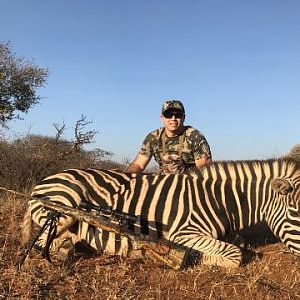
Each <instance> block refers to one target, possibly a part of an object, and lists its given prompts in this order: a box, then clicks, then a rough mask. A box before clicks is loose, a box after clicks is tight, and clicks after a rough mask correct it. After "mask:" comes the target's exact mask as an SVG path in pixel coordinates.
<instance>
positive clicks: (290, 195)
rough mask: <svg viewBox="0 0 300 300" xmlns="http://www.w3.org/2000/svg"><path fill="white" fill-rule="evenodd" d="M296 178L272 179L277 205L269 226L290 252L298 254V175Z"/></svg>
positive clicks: (299, 192)
mask: <svg viewBox="0 0 300 300" xmlns="http://www.w3.org/2000/svg"><path fill="white" fill-rule="evenodd" d="M297 173H299V172H297ZM293 179H295V178H293ZM297 179H298V180H292V179H291V178H289V179H282V178H276V179H273V180H272V182H271V188H272V189H273V190H274V192H275V194H276V197H275V201H274V202H275V203H277V205H275V206H276V209H275V206H274V207H273V212H272V214H273V216H272V217H271V218H272V222H271V224H270V227H271V229H272V231H273V232H274V233H275V235H276V236H277V237H279V238H280V240H281V241H282V242H283V243H284V244H285V246H286V247H287V248H288V249H289V250H290V251H291V252H292V253H294V254H295V255H297V256H300V176H297Z"/></svg>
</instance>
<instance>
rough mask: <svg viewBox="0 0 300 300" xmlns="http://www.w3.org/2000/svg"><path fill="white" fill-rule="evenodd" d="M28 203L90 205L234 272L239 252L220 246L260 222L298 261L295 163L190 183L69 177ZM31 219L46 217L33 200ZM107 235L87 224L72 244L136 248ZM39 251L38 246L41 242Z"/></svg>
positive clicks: (215, 168) (54, 180)
mask: <svg viewBox="0 0 300 300" xmlns="http://www.w3.org/2000/svg"><path fill="white" fill-rule="evenodd" d="M32 195H34V196H37V195H43V196H48V197H50V199H51V201H55V202H59V203H63V204H65V205H71V206H73V207H75V206H78V205H79V203H80V201H90V202H92V203H94V204H100V205H110V206H112V207H113V208H114V209H117V210H120V211H123V212H125V213H129V214H134V215H136V216H138V217H139V221H138V222H137V224H131V225H130V230H132V231H134V232H138V233H142V234H145V235H151V236H154V237H157V238H165V239H168V240H170V241H172V242H174V243H176V244H179V245H183V246H185V247H188V248H191V249H193V250H196V251H199V252H201V253H203V256H202V263H204V264H213V265H220V266H225V267H237V266H239V265H240V264H241V259H242V255H241V251H240V249H239V248H238V247H236V246H235V245H232V244H230V243H227V242H224V241H221V240H220V239H222V238H223V237H224V236H225V235H227V234H229V233H232V232H235V231H238V230H242V229H244V228H247V227H249V226H251V225H255V224H257V223H259V222H261V221H266V222H267V224H268V225H269V227H270V229H271V230H272V231H273V233H274V234H275V235H276V236H277V237H279V238H280V239H281V241H282V242H283V243H284V244H285V245H286V246H287V248H288V249H289V250H290V251H291V252H293V253H294V254H296V255H300V239H299V236H300V235H299V233H300V230H299V229H300V213H299V202H300V165H299V162H296V161H291V160H286V159H279V160H262V161H258V160H255V161H229V162H226V161H225V162H214V163H212V164H210V165H208V166H205V167H203V168H201V169H199V170H198V171H196V172H195V173H194V174H190V175H180V174H179V175H178V174H177V175H176V174H175V175H174V174H170V175H149V174H148V175H146V174H126V173H122V172H117V171H108V170H96V169H87V170H80V169H72V170H66V171H64V172H62V173H59V174H55V175H53V176H51V177H49V178H46V179H45V180H44V181H42V183H41V184H40V185H38V186H37V187H36V188H35V189H34V190H33V193H32ZM29 211H30V212H31V218H32V219H33V220H34V221H35V222H36V223H37V224H39V225H40V226H41V225H42V224H43V222H44V220H45V215H46V212H47V211H46V210H45V209H44V208H43V207H41V205H40V204H39V202H38V201H36V200H32V201H31V202H30V207H29ZM60 223H61V224H60V225H59V226H58V235H60V234H62V233H63V232H65V231H66V230H67V229H69V228H70V227H71V226H73V224H74V223H75V220H74V219H72V218H71V217H64V219H63V221H61V222H60ZM24 224H25V223H24ZM79 227H80V226H79ZM84 228H85V229H84ZM24 230H25V231H26V229H24ZM45 235H46V233H45ZM109 235H110V234H107V233H105V232H103V231H99V230H98V231H97V229H95V228H93V227H91V226H87V225H86V224H83V225H82V226H81V229H80V230H79V229H78V230H77V239H78V238H79V239H82V240H85V241H87V243H89V244H90V245H91V246H92V247H94V248H96V249H97V250H104V251H106V250H108V249H112V252H114V253H123V254H124V253H125V254H126V255H127V254H128V252H130V249H132V248H134V246H133V245H130V243H129V242H128V240H122V242H120V239H119V240H118V241H119V242H117V237H116V236H112V239H110V237H111V236H109ZM93 239H95V240H96V239H98V242H93ZM107 241H110V242H107ZM39 243H40V245H41V246H43V244H44V243H45V236H42V237H41V239H40V241H39ZM99 245H100V246H99ZM99 248H101V249H99ZM122 249H125V251H123V250H122ZM108 251H109V250H108Z"/></svg>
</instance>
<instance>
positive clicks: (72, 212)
mask: <svg viewBox="0 0 300 300" xmlns="http://www.w3.org/2000/svg"><path fill="white" fill-rule="evenodd" d="M0 190H4V191H6V192H10V193H14V194H16V195H19V196H22V197H26V198H30V199H34V200H37V201H40V202H41V204H42V205H43V206H44V207H45V208H48V209H49V210H51V211H54V212H58V213H61V214H64V215H68V216H71V217H73V218H75V219H77V220H78V221H81V222H86V223H89V224H91V225H93V226H95V227H98V228H101V229H103V230H106V231H109V232H113V233H115V234H119V235H121V236H124V237H126V238H128V239H129V240H130V241H131V243H132V245H133V248H134V249H135V250H140V249H143V250H145V252H146V253H147V254H148V255H149V256H150V258H156V259H158V260H160V261H162V262H163V263H165V264H167V265H168V266H169V267H171V268H173V269H174V270H180V269H182V268H183V267H184V266H185V265H186V262H187V259H188V254H189V249H187V248H186V247H184V246H180V245H177V244H175V243H173V242H170V241H168V240H166V239H156V238H154V237H151V236H148V235H142V234H138V233H134V232H132V231H130V230H128V228H127V227H128V224H129V222H131V223H135V222H136V221H137V216H134V215H131V214H128V213H124V212H121V211H117V210H113V209H112V207H110V206H107V207H105V208H104V207H101V206H100V205H94V204H92V203H90V202H86V201H82V202H81V204H80V206H78V207H76V208H74V207H71V206H67V205H63V204H58V203H55V202H51V201H50V200H49V198H48V197H45V196H44V195H35V196H29V195H26V194H23V193H20V192H16V191H13V190H8V189H5V188H2V187H0Z"/></svg>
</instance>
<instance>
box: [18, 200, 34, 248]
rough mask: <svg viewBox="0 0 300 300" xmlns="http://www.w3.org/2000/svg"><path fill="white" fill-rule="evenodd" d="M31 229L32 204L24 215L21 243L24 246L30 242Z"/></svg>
mask: <svg viewBox="0 0 300 300" xmlns="http://www.w3.org/2000/svg"><path fill="white" fill-rule="evenodd" d="M31 230H32V218H31V209H30V206H28V208H27V211H26V213H25V215H24V218H23V224H22V239H21V244H22V246H23V247H24V246H26V245H27V244H28V243H29V240H30V238H31Z"/></svg>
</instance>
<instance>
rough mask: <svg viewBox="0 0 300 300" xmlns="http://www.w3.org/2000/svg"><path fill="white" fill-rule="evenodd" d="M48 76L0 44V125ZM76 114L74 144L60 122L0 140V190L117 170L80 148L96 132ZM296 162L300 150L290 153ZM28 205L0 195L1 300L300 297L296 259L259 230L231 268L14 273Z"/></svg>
mask: <svg viewBox="0 0 300 300" xmlns="http://www.w3.org/2000/svg"><path fill="white" fill-rule="evenodd" d="M47 75H48V71H47V69H45V68H39V67H37V66H34V65H33V64H31V63H27V62H25V61H24V60H23V59H18V58H17V57H16V56H15V55H14V54H13V53H12V51H11V48H10V45H9V44H7V43H0V123H1V124H2V126H3V127H7V125H8V122H9V121H10V120H12V119H14V118H18V117H20V116H19V115H18V113H19V112H21V113H24V112H25V113H26V112H28V110H29V109H30V108H31V107H32V106H34V105H35V104H36V103H37V102H38V101H39V100H40V97H39V96H38V94H37V88H38V87H41V86H42V85H43V84H44V83H45V82H46V78H47ZM89 124H90V122H89V121H87V120H86V117H85V116H81V117H80V118H79V120H78V121H77V122H76V124H74V138H73V139H72V140H66V139H64V138H63V134H64V130H65V128H66V125H65V124H60V125H59V124H54V125H53V126H54V127H55V129H56V135H55V136H37V135H31V134H29V135H26V136H24V137H21V138H17V139H14V140H8V139H7V138H5V135H3V134H2V137H1V139H0V166H1V168H0V186H1V187H5V188H7V189H13V190H16V191H19V192H23V193H30V190H31V189H32V187H33V186H34V185H35V184H36V183H37V182H38V181H40V180H41V179H42V178H44V177H45V176H47V175H50V174H53V173H55V172H57V171H60V170H63V169H66V168H72V167H76V168H86V167H96V168H104V169H110V168H119V169H124V167H126V162H125V163H124V164H119V163H116V162H114V161H113V160H112V157H113V154H112V153H111V152H109V151H105V150H102V149H93V150H86V147H85V146H86V145H87V144H90V143H91V142H92V141H93V138H94V136H95V134H96V131H94V130H87V129H86V128H87V125H89ZM288 155H289V156H290V157H293V158H295V159H299V157H300V145H296V146H295V147H294V148H293V149H292V150H291V151H290V153H289V154H288ZM27 202H28V199H26V198H23V197H21V196H19V195H16V194H15V195H14V194H9V193H5V192H1V194H0V205H1V210H0V272H1V274H0V299H232V300H234V299H241V298H243V299H245V300H246V299H265V300H267V299H272V300H273V299H300V272H299V267H300V263H299V261H298V260H297V259H296V258H295V257H294V256H293V255H292V254H291V253H289V252H287V251H286V249H285V248H284V246H283V245H282V244H280V243H278V241H277V240H276V239H275V237H274V236H272V234H271V233H270V232H269V231H268V230H267V229H266V227H265V226H264V224H260V225H258V226H256V227H254V228H251V229H248V230H245V231H243V232H241V235H242V236H243V237H244V239H245V241H246V244H247V245H248V249H252V250H253V251H255V252H256V254H257V255H256V256H255V258H254V259H253V260H252V261H251V262H248V263H247V264H246V265H244V266H242V267H240V268H238V269H236V270H224V269H222V268H218V267H207V266H196V267H193V268H188V269H185V270H182V271H174V270H172V269H170V268H168V267H167V266H166V265H163V264H162V263H161V262H158V261H153V260H151V259H149V258H145V259H128V258H120V257H108V256H95V257H85V256H84V255H82V253H81V254H79V253H78V255H77V256H76V257H75V259H74V260H73V261H72V262H69V263H67V264H62V263H61V262H58V261H55V260H54V261H53V263H52V264H50V263H49V262H47V261H46V260H45V259H43V258H41V257H40V256H38V255H36V254H35V253H31V254H30V257H29V258H28V259H27V260H26V262H25V264H24V265H23V267H22V269H21V270H20V271H17V269H16V263H17V261H18V259H19V258H20V255H21V248H20V240H21V234H20V232H21V231H20V229H21V223H22V218H23V214H24V211H25V209H26V205H27Z"/></svg>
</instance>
